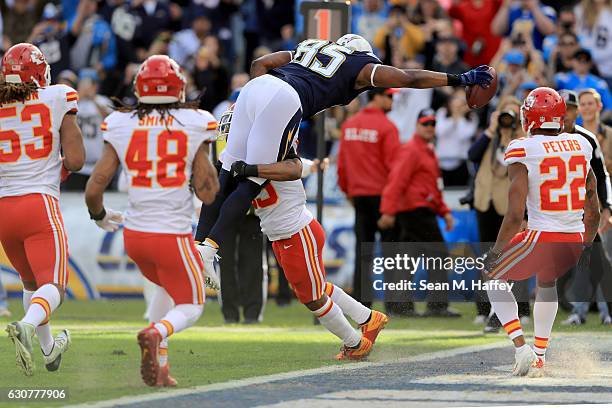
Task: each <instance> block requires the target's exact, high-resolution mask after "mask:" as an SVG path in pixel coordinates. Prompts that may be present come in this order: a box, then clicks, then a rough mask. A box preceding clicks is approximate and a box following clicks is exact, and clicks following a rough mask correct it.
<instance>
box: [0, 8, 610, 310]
mask: <svg viewBox="0 0 612 408" xmlns="http://www.w3.org/2000/svg"><path fill="white" fill-rule="evenodd" d="M350 2H351V4H352V22H351V24H352V27H351V29H352V32H354V33H356V34H360V35H362V36H363V37H365V38H366V39H367V40H368V41H369V42H370V43H371V44H372V45H373V47H374V50H375V53H376V54H377V55H378V56H379V57H380V59H381V60H382V61H383V62H384V63H386V64H390V65H394V66H396V67H399V68H406V69H408V68H420V69H431V70H436V71H443V72H449V73H455V74H457V73H462V72H464V71H466V70H467V69H469V68H470V67H475V66H478V65H481V64H489V65H492V66H493V67H495V68H496V70H497V72H498V92H497V95H496V96H495V98H494V99H493V101H492V102H491V103H490V104H489V105H488V107H487V108H485V109H480V110H476V111H474V110H470V109H469V108H468V106H467V103H466V99H465V96H466V95H465V91H464V90H463V89H453V88H450V87H447V88H441V89H436V90H421V89H401V90H397V92H396V91H393V92H388V93H385V92H374V93H373V94H370V95H369V96H366V95H363V96H362V97H361V98H358V99H357V100H355V101H354V102H353V103H352V104H351V105H349V106H348V107H342V108H335V109H334V110H333V111H332V112H331V114H329V115H328V116H327V118H326V132H327V135H326V136H327V140H328V145H327V149H328V152H330V155H331V156H332V161H334V157H333V156H334V155H335V152H337V150H338V148H337V146H338V145H339V144H340V143H341V139H342V138H343V132H344V130H343V129H346V126H344V128H343V124H344V123H345V121H346V120H347V119H348V118H350V117H351V116H353V115H355V114H356V113H357V112H359V111H360V110H363V109H370V110H372V109H374V110H376V109H378V110H381V111H383V112H384V113H385V114H386V118H388V119H389V120H390V123H392V124H391V125H389V126H393V127H394V129H396V130H395V131H394V132H395V136H393V137H395V138H397V139H398V143H400V142H401V143H404V144H406V142H408V141H409V140H411V139H413V137H414V135H415V134H416V133H418V130H419V129H421V130H422V132H421V133H423V132H424V131H425V129H426V128H429V130H427V132H431V133H432V134H431V139H432V141H433V144H434V146H435V155H436V157H437V160H438V165H439V170H440V172H441V174H442V178H443V181H444V186H445V187H452V186H460V187H462V188H465V187H466V186H471V196H470V197H467V198H466V200H465V202H466V203H469V204H471V205H473V206H474V207H475V209H476V211H477V213H478V218H479V221H481V225H482V228H481V231H480V234H481V235H483V237H481V240H483V241H484V240H494V234H495V233H496V228H495V227H492V225H497V222H499V220H500V216H501V215H503V214H504V212H505V205H506V204H505V199H504V198H503V197H502V196H503V192H504V188H505V187H507V186H506V184H504V183H505V181H504V180H505V178H506V172H505V167H504V166H503V165H502V164H501V161H500V160H498V159H499V157H500V154H501V157H503V149H504V146H506V145H507V143H508V142H509V141H510V140H511V139H513V138H515V137H520V136H522V132H521V129H520V126H519V124H518V123H519V119H518V108H519V106H520V104H521V102H522V100H523V99H524V97H525V96H526V95H527V94H528V93H529V91H531V90H532V89H534V88H536V87H538V86H552V87H554V88H556V89H567V90H571V91H576V93H577V94H576V95H579V96H580V97H579V98H578V97H577V98H576V106H577V107H578V105H580V106H579V109H577V118H576V123H578V124H584V125H585V127H587V128H588V129H589V130H591V131H593V132H594V133H596V134H597V136H598V138H599V140H600V143H601V145H602V149H603V151H604V154H606V155H608V156H609V157H610V158H612V142H611V141H610V140H608V138H610V137H612V135H609V133H610V132H609V131H608V128H606V127H605V126H604V125H605V124H606V123H608V124H609V123H610V120H611V117H612V96H611V94H610V87H611V86H612V0H582V1H577V0H548V1H539V0H351V1H350ZM300 3H301V0H131V1H130V0H100V1H96V0H55V1H42V0H3V1H2V2H1V8H0V12H1V19H0V21H1V23H2V24H1V26H0V35H1V38H2V42H1V44H0V50H6V49H8V47H10V46H11V45H12V44H15V43H19V42H24V41H27V42H31V43H33V44H35V45H37V46H38V47H39V48H40V49H41V50H42V52H43V53H44V54H45V56H46V58H47V60H48V62H49V63H50V65H51V69H52V72H51V73H52V78H53V82H59V83H65V84H67V85H70V86H72V87H74V88H75V89H77V90H78V92H79V95H80V101H79V113H78V120H79V124H80V126H81V129H82V131H83V135H84V138H85V140H86V149H87V164H86V166H85V167H84V168H83V170H82V171H81V172H80V174H77V175H73V176H72V177H71V178H70V179H69V181H68V182H67V183H66V185H65V186H64V188H65V189H68V190H82V189H84V186H85V183H86V181H87V178H88V176H89V174H90V172H91V170H92V169H93V166H94V164H95V162H96V161H97V160H98V158H99V157H100V155H101V152H102V146H103V142H102V137H101V134H100V130H99V129H100V124H101V123H102V121H103V119H104V117H105V116H106V115H108V113H109V112H110V110H111V109H112V106H113V105H114V106H117V105H119V104H131V103H133V102H135V97H134V94H133V92H132V89H131V85H132V81H133V78H134V75H135V73H136V70H137V68H138V65H139V63H141V62H142V61H143V60H144V59H145V58H147V57H148V56H150V55H153V54H168V55H169V56H170V57H172V58H173V59H175V60H176V61H177V62H178V63H179V64H180V65H181V67H182V68H183V70H184V72H185V74H186V76H187V78H188V89H187V97H188V99H189V100H196V99H199V98H200V97H202V107H203V108H204V109H207V110H209V111H210V112H212V113H213V114H214V115H215V116H216V117H219V116H220V115H221V114H222V113H223V111H224V110H225V109H226V108H227V106H228V105H229V104H230V103H232V102H233V101H235V100H236V98H237V95H238V92H239V90H240V88H241V87H242V86H243V85H244V84H245V83H246V82H247V81H248V80H249V75H248V71H249V70H248V68H249V66H250V63H251V61H252V60H253V59H254V58H257V57H258V56H261V55H264V54H266V53H269V52H272V51H278V50H290V49H293V48H294V47H295V46H296V44H297V43H298V42H299V41H300V40H301V39H302V35H301V33H300V31H301V29H302V26H303V21H301V18H299V17H298V13H299V6H300ZM584 92H586V93H584ZM578 99H580V100H578ZM582 105H584V106H582ZM368 107H369V108H368ZM366 113H367V112H366ZM381 120H382V119H381ZM420 126H422V127H420ZM315 129H316V127H315V126H313V125H312V124H311V123H309V122H305V123H303V124H302V127H301V130H300V132H301V134H300V140H301V143H300V149H301V152H300V153H301V155H302V156H305V157H310V158H312V157H313V156H315V152H316V137H314V132H315ZM352 135H353V136H355V135H357V136H356V137H359V133H358V132H357V133H353V134H352ZM483 138H484V139H483ZM397 146H398V145H395V147H397ZM390 150H394V149H390ZM395 150H397V149H395ZM383 160H390V159H389V158H387V159H384V158H383ZM390 166H391V165H390V164H389V168H388V171H386V173H385V174H384V175H383V176H382V177H384V178H386V177H387V174H388V173H389V172H390V171H391V167H390ZM610 167H612V166H610ZM339 170H340V169H339ZM345 182H346V180H345ZM349 184H350V182H349ZM378 184H380V186H379V188H378V190H377V191H376V192H375V193H374V194H375V195H377V196H379V199H380V197H381V196H382V195H383V193H384V192H383V189H384V188H385V181H384V180H383V181H381V182H380V183H378ZM340 187H341V188H342V189H343V190H344V191H345V193H347V195H348V196H349V197H350V198H354V197H351V195H354V194H351V193H350V192H349V191H347V188H348V187H346V185H345V186H342V185H340ZM357 196H359V194H357ZM353 202H354V203H355V202H359V200H357V201H355V200H354V201H353ZM361 204H362V205H364V206H366V207H367V205H370V206H372V203H363V202H362V203H361ZM375 204H376V205H375V207H376V208H374V209H371V212H372V213H376V214H377V217H378V216H380V214H379V208H378V204H379V202H376V203H375ZM442 204H443V203H442ZM368 211H370V210H368ZM438 215H445V214H442V213H439V214H438ZM491 220H493V221H494V222H493V221H491ZM446 221H447V222H450V223H452V220H450V219H447V220H446ZM385 222H387V223H389V219H386V220H385ZM387 226H388V225H387ZM368 228H370V227H368ZM372 229H373V230H374V231H375V230H376V229H377V226H376V221H375V223H374V224H373V226H372V227H371V228H370V230H372ZM494 230H495V231H494ZM372 234H373V232H372ZM366 235H368V240H372V239H370V238H369V235H370V234H369V233H368V234H366ZM485 238H486V239H485ZM356 270H358V266H356ZM356 284H357V282H356ZM440 303H444V302H437V304H440ZM478 313H479V315H480V314H482V315H486V314H488V310H486V307H485V308H484V309H482V310H480V309H479V312H478ZM231 320H233V317H232V318H231Z"/></svg>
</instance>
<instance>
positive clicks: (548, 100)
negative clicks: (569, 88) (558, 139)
mask: <svg viewBox="0 0 612 408" xmlns="http://www.w3.org/2000/svg"><path fill="white" fill-rule="evenodd" d="M565 109H566V108H565V101H564V100H563V98H562V97H561V95H559V93H558V92H557V91H555V90H554V89H552V88H547V87H540V88H536V89H534V90H533V91H531V92H530V93H529V95H527V98H525V101H523V106H521V124H522V125H523V130H524V131H525V133H530V132H531V131H533V130H535V129H548V130H559V131H560V130H561V129H562V128H563V118H565Z"/></svg>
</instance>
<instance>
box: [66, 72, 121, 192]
mask: <svg viewBox="0 0 612 408" xmlns="http://www.w3.org/2000/svg"><path fill="white" fill-rule="evenodd" d="M77 91H78V93H79V111H78V113H77V122H78V124H79V127H80V128H81V133H82V134H83V143H84V144H85V157H86V158H85V165H84V166H83V168H82V169H81V170H79V171H78V172H76V173H73V174H71V175H70V177H68V179H67V180H66V181H65V182H64V184H63V188H64V189H66V190H72V191H85V184H87V180H88V179H89V176H90V175H91V173H92V171H93V168H94V166H95V165H96V163H97V161H98V160H100V158H101V157H102V150H103V148H104V140H103V139H102V130H101V129H100V125H101V124H102V122H103V121H104V118H105V117H106V116H108V114H109V113H110V112H111V106H112V102H111V101H110V99H108V98H107V97H105V96H102V95H99V94H98V73H97V72H96V70H95V69H93V68H83V69H82V70H81V71H80V72H79V83H78V86H77Z"/></svg>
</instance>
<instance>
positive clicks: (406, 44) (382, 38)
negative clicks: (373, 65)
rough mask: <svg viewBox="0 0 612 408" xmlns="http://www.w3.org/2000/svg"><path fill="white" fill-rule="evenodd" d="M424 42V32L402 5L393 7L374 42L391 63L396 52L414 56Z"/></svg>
mask: <svg viewBox="0 0 612 408" xmlns="http://www.w3.org/2000/svg"><path fill="white" fill-rule="evenodd" d="M423 44H424V39H423V32H422V31H421V30H420V29H419V27H417V26H416V25H414V24H412V23H411V22H410V21H409V20H408V16H407V15H406V9H405V8H404V7H402V6H393V7H391V9H390V10H389V18H388V19H387V21H386V22H385V24H384V25H382V26H381V27H380V28H379V29H378V31H377V32H376V36H375V37H374V42H373V45H374V47H376V48H377V49H378V50H379V55H380V57H381V58H382V61H383V63H385V64H389V65H393V60H394V55H393V54H394V53H398V54H399V57H406V58H414V57H415V56H416V55H417V54H418V53H419V51H421V49H422V48H423ZM462 72H463V71H462Z"/></svg>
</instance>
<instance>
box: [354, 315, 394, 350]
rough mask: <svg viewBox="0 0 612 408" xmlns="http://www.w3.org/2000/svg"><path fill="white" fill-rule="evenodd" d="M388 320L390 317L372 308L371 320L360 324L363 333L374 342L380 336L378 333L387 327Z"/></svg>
mask: <svg viewBox="0 0 612 408" xmlns="http://www.w3.org/2000/svg"><path fill="white" fill-rule="evenodd" d="M388 322H389V317H388V316H387V315H386V314H384V313H381V312H378V311H376V310H372V316H371V317H370V320H369V321H368V322H367V323H365V324H362V325H361V326H360V327H361V334H362V335H363V337H366V338H367V339H368V340H370V341H371V342H372V344H374V343H375V342H376V337H378V333H380V331H381V330H382V329H384V328H385V326H386V325H387V323H388Z"/></svg>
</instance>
